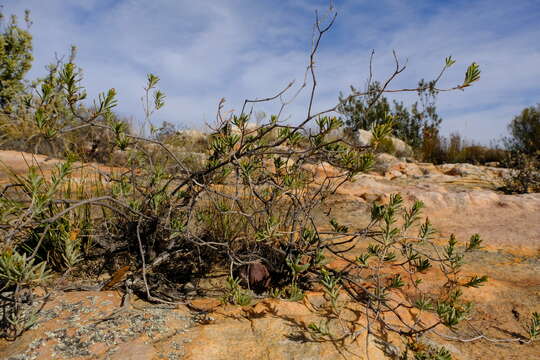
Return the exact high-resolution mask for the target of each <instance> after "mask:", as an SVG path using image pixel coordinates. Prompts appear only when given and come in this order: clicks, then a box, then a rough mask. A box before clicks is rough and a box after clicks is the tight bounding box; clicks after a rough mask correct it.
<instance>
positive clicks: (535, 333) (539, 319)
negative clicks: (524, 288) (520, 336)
mask: <svg viewBox="0 0 540 360" xmlns="http://www.w3.org/2000/svg"><path fill="white" fill-rule="evenodd" d="M527 331H528V333H529V334H528V335H529V339H530V340H531V341H535V340H537V339H538V338H539V337H540V313H537V312H534V313H533V314H532V316H531V320H530V323H529V325H528V326H527Z"/></svg>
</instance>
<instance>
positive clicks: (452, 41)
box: [3, 0, 540, 143]
mask: <svg viewBox="0 0 540 360" xmlns="http://www.w3.org/2000/svg"><path fill="white" fill-rule="evenodd" d="M3 4H4V13H5V14H11V13H15V14H17V15H19V16H20V18H21V19H22V15H23V13H24V9H30V10H31V12H32V20H33V25H32V28H31V32H32V34H33V36H34V55H35V62H34V67H33V69H32V71H31V73H30V75H29V77H30V78H35V77H37V76H42V75H44V74H45V65H46V64H48V63H50V62H51V61H53V60H54V58H55V54H58V55H63V54H67V53H68V52H69V48H70V45H71V44H74V45H77V47H78V49H79V50H78V57H77V63H78V64H79V66H81V67H82V68H83V69H84V75H85V80H84V85H85V86H86V87H87V89H88V93H89V95H90V96H91V97H96V96H97V94H98V93H99V92H102V91H106V90H107V89H108V88H111V87H114V88H116V90H117V91H118V93H119V101H120V103H119V106H118V111H119V112H120V113H121V114H123V115H125V116H129V117H133V119H135V121H140V119H141V118H142V106H141V102H140V98H141V96H142V94H143V86H144V83H145V77H146V74H147V73H149V72H152V73H154V74H156V75H158V76H160V77H161V79H162V81H161V89H162V90H163V91H164V92H165V93H166V95H167V100H166V106H165V107H164V108H163V109H162V110H161V111H160V112H159V113H158V114H157V115H156V117H155V122H156V123H159V122H161V121H163V120H167V121H170V122H173V123H175V124H178V125H179V126H180V127H188V128H190V127H194V128H201V129H202V128H204V127H205V123H210V124H211V123H212V122H213V121H214V118H215V113H216V108H217V104H218V102H219V100H220V99H221V98H222V97H224V98H225V99H226V100H227V102H226V105H225V108H226V109H227V110H239V109H240V108H241V105H242V101H243V99H244V98H246V97H248V98H255V97H266V96H270V95H272V94H274V93H276V92H277V91H278V90H279V89H281V88H283V87H284V86H285V85H286V84H287V83H288V82H290V81H291V80H296V84H297V85H300V84H301V83H302V81H303V76H304V70H305V67H306V65H307V60H308V53H309V50H310V46H311V35H312V28H313V20H314V11H315V10H316V9H319V10H320V11H324V9H325V8H326V7H327V4H328V3H327V1H324V0H295V1H287V0H280V1H276V0H274V1H270V0H259V1H249V0H206V1H184V0H176V1H173V0H153V1H147V0H71V1H66V0H46V1H44V0H7V1H6V0H4V1H3ZM334 4H335V7H336V9H337V10H338V12H339V15H338V18H337V21H336V25H335V27H334V28H333V30H332V32H331V33H329V35H328V36H327V37H326V38H324V39H323V43H322V44H321V49H320V52H319V56H318V61H317V72H318V83H319V88H318V92H317V95H316V106H315V110H321V109H325V108H328V107H331V106H333V105H334V104H335V103H336V101H337V98H338V94H339V92H340V91H343V92H347V91H348V89H349V86H350V85H354V86H356V87H358V88H362V87H363V86H364V84H365V82H366V79H367V76H368V63H369V55H370V52H371V49H374V50H375V60H374V76H375V78H376V79H384V78H385V77H386V76H388V74H389V72H390V71H391V68H392V66H393V58H392V50H396V52H397V53H398V55H399V57H400V58H401V59H402V60H405V59H406V60H408V67H407V69H406V70H405V72H404V73H403V74H402V75H401V76H400V77H399V78H398V79H397V80H396V81H395V82H394V83H393V85H392V86H391V87H392V88H401V87H410V86H414V85H415V84H416V83H417V81H418V80H419V79H421V78H426V79H430V78H433V77H435V76H436V74H437V73H438V71H439V69H440V67H441V66H442V64H443V62H444V58H445V57H446V56H448V55H452V56H453V57H454V58H455V59H456V60H457V63H456V64H455V65H454V67H453V68H451V69H450V71H449V73H448V74H447V76H446V77H445V78H444V79H443V80H442V81H441V83H440V85H441V86H453V85H456V84H458V83H460V82H461V81H462V80H463V76H464V72H465V70H466V67H467V66H468V65H469V64H470V63H471V62H473V61H476V62H477V63H479V64H480V67H481V70H482V78H481V81H480V82H479V83H478V84H476V85H475V86H474V87H472V88H470V89H467V90H466V91H465V92H461V91H459V92H454V93H445V94H441V95H440V96H439V98H438V108H439V113H440V115H441V117H442V118H443V124H442V129H443V133H445V134H448V133H450V132H453V131H459V132H460V133H461V134H462V135H464V136H465V137H467V138H469V139H474V140H477V141H481V142H484V143H487V142H489V140H491V139H498V138H500V137H501V136H503V135H505V134H506V125H507V124H508V123H509V122H510V120H511V119H512V118H513V117H514V116H515V115H516V114H518V113H519V112H520V111H521V109H523V108H524V107H526V106H531V105H534V104H536V103H538V102H540V66H539V65H540V42H539V41H538V39H540V26H538V17H539V15H540V1H539V0H520V1H512V2H510V1H497V2H494V1H490V0H486V1H436V0H432V1H403V0H399V1H398V0H380V1H374V0H335V1H334ZM307 95H308V92H307V91H304V92H303V93H302V94H301V95H300V96H299V97H298V98H297V99H296V100H295V102H293V103H292V104H291V105H290V106H289V107H288V108H287V109H286V115H287V116H288V117H289V119H290V121H291V122H294V121H298V120H299V119H300V118H301V117H302V116H304V115H305V108H306V107H305V104H306V101H307ZM399 99H402V100H404V101H405V102H406V103H410V102H412V101H414V97H413V96H411V95H405V96H399ZM278 108H279V103H275V104H267V105H265V106H261V107H259V108H257V109H256V110H260V111H265V112H266V113H268V114H270V113H272V112H275V111H276V110H277V109H278Z"/></svg>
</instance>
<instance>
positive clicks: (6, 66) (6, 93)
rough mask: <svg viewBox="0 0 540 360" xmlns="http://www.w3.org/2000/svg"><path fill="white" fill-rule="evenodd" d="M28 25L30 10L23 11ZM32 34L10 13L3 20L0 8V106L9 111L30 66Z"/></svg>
mask: <svg viewBox="0 0 540 360" xmlns="http://www.w3.org/2000/svg"><path fill="white" fill-rule="evenodd" d="M25 21H26V24H27V26H28V27H30V25H31V22H30V12H29V11H28V10H27V11H26V12H25ZM33 59H34V58H33V56H32V35H30V33H29V32H28V31H27V30H24V29H22V28H20V27H19V26H18V23H17V18H16V16H15V15H12V16H11V17H10V19H9V21H7V22H6V21H5V17H4V14H2V12H1V9H0V107H1V108H2V110H4V111H5V112H9V111H10V108H11V105H12V101H13V99H14V98H15V97H16V96H17V95H18V94H20V93H21V92H22V91H23V90H24V83H23V78H24V76H25V75H26V73H27V72H28V71H29V70H30V68H31V67H32V61H33Z"/></svg>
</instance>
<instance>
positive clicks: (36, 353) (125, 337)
mask: <svg viewBox="0 0 540 360" xmlns="http://www.w3.org/2000/svg"><path fill="white" fill-rule="evenodd" d="M31 158H32V157H31V156H30V155H28V154H26V155H25V154H21V153H19V152H11V151H4V152H0V160H1V161H2V162H3V163H4V164H6V165H8V166H10V167H12V168H13V169H15V171H16V172H18V173H23V172H24V171H25V169H26V162H25V161H24V159H31ZM35 159H36V161H37V162H38V163H39V164H40V167H42V168H43V169H44V171H46V170H50V168H51V167H52V166H53V165H54V164H55V163H57V160H54V159H47V158H46V157H44V156H35ZM312 170H315V171H316V173H317V174H319V175H320V176H323V175H324V174H326V175H328V174H330V175H332V174H333V173H334V172H335V169H332V168H331V167H330V166H329V165H325V166H324V168H320V169H312ZM505 171H506V170H504V169H499V168H494V167H485V166H473V165H469V164H445V165H441V166H435V165H433V164H424V163H416V162H411V161H406V160H404V159H397V158H395V157H392V156H390V155H384V154H383V155H379V156H378V163H377V166H376V169H375V171H373V172H371V173H369V174H364V175H359V176H357V177H356V178H355V181H354V182H353V183H350V184H346V185H344V186H343V187H342V188H341V189H340V190H339V192H338V193H336V194H335V195H334V196H333V197H332V198H331V199H330V202H329V204H328V205H327V208H325V209H321V210H320V214H319V215H318V221H319V222H320V223H321V224H323V226H324V224H327V223H328V220H329V218H332V217H333V218H336V219H340V223H342V224H344V225H348V226H349V227H350V228H351V229H361V228H363V227H364V226H365V225H366V224H367V222H368V221H369V219H368V216H369V212H368V210H369V207H370V206H371V203H372V202H374V201H375V202H380V203H384V202H386V201H388V198H389V195H390V194H392V193H398V192H399V193H401V194H402V195H403V198H404V200H405V202H406V203H407V204H412V202H413V201H415V200H421V201H423V202H424V203H425V205H426V207H425V210H424V215H426V216H428V217H429V218H430V219H431V221H432V223H433V224H434V226H435V227H436V228H437V229H438V231H439V238H440V241H441V242H443V241H445V240H446V239H447V237H448V236H449V235H450V234H451V233H454V234H456V236H457V238H458V240H461V241H466V240H468V238H469V237H470V236H471V235H472V234H474V233H479V234H481V236H482V239H483V240H484V246H485V247H484V248H483V249H482V250H480V251H476V252H475V253H474V254H469V255H468V256H467V257H466V258H465V268H464V272H465V273H466V274H469V273H470V274H473V273H474V274H480V275H483V274H486V275H488V277H489V281H488V283H487V285H485V286H484V287H482V288H480V289H471V291H469V290H467V291H466V293H465V297H466V298H468V299H470V300H474V301H475V302H476V303H477V305H476V307H475V311H474V314H473V317H472V319H471V320H470V324H471V325H472V326H474V327H475V328H480V329H483V331H484V332H485V333H486V334H487V335H488V336H490V337H491V338H494V339H505V338H506V339H507V338H509V337H511V336H516V335H521V336H523V335H524V334H525V331H524V328H523V325H524V324H525V322H526V321H527V319H528V318H529V316H530V314H531V313H532V312H533V311H537V312H540V305H539V304H540V275H539V274H540V194H526V195H505V194H503V193H501V192H500V191H497V188H498V187H499V186H500V185H501V182H502V176H504V174H505ZM0 181H1V182H4V183H5V182H6V181H7V173H6V172H3V170H0ZM353 255H354V254H353ZM332 266H334V267H336V268H339V267H340V266H343V264H340V262H339V261H337V260H336V261H335V263H332ZM437 276H440V274H439V275H437V272H436V271H432V272H428V274H427V277H426V278H427V279H428V280H427V281H428V282H429V281H436V280H437ZM42 301H43V302H42ZM42 301H38V303H39V305H40V306H41V305H42V304H43V309H42V312H41V314H40V319H39V321H38V323H37V325H36V326H34V327H33V328H32V329H30V330H29V331H28V332H26V333H25V334H24V335H23V336H22V337H20V338H19V339H17V340H16V341H14V342H5V341H4V342H1V343H0V359H9V360H27V359H43V360H45V359H81V360H82V359H141V360H142V359H224V360H226V359H235V360H237V359H299V360H300V359H367V358H368V357H367V355H366V350H367V351H368V352H369V359H371V360H377V359H392V356H391V354H392V351H393V350H395V349H393V348H392V346H388V343H387V342H386V340H385V339H382V338H376V337H375V336H370V337H369V338H368V339H366V334H365V332H361V331H359V332H358V334H357V337H356V338H355V339H354V340H353V339H350V338H347V339H346V340H345V342H344V345H345V346H344V347H342V346H336V344H335V343H333V342H328V341H313V339H312V338H310V337H309V332H308V330H307V326H308V325H309V324H310V323H319V322H320V321H321V320H322V317H321V313H320V311H319V310H320V308H321V307H322V306H323V304H324V299H323V297H322V294H321V293H316V292H313V293H309V294H307V295H306V297H305V299H304V300H303V301H301V302H288V301H284V300H275V299H261V300H259V301H258V303H256V304H254V305H252V306H248V307H243V308H242V307H235V306H225V305H222V304H221V302H220V301H219V300H218V299H205V298H203V299H195V300H190V301H189V302H188V303H186V304H183V305H178V306H177V307H176V308H174V309H171V308H167V307H165V306H156V305H150V304H147V303H144V302H142V301H140V300H132V301H131V302H129V303H128V306H126V307H122V306H121V302H122V299H121V295H120V294H119V293H117V292H113V291H101V292H88V291H87V292H53V293H51V294H50V296H49V297H48V298H47V299H46V300H45V299H43V300H42ZM346 307H347V309H346V311H345V312H344V314H345V315H344V316H346V317H348V318H350V319H351V320H352V319H356V320H357V322H358V326H359V330H361V328H362V326H363V325H365V322H364V321H363V317H362V314H361V311H360V310H361V309H357V308H355V307H354V304H349V305H347V306H346ZM403 315H404V316H407V314H403ZM408 316H412V315H411V314H409V315H408ZM334 331H335V332H336V333H338V334H339V329H334ZM441 335H442V336H436V335H435V334H432V335H430V336H429V337H428V338H426V339H424V341H425V342H430V343H432V344H434V345H444V346H445V347H446V348H447V349H448V350H450V351H451V353H452V355H453V357H454V358H455V359H463V360H465V359H516V360H517V359H540V344H538V343H536V344H534V345H523V344H520V343H519V342H511V343H505V342H500V343H494V342H489V341H486V340H481V341H477V342H460V341H451V340H448V339H445V338H444V336H454V334H452V333H451V332H449V331H446V332H445V333H443V334H441ZM468 335H469V336H471V337H473V336H474V335H475V333H474V331H472V330H470V331H469V334H468ZM387 340H392V341H394V343H399V341H400V340H399V339H397V338H392V339H387Z"/></svg>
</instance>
